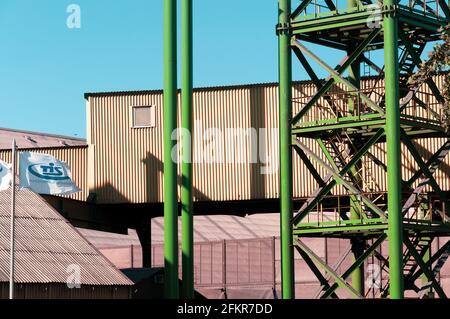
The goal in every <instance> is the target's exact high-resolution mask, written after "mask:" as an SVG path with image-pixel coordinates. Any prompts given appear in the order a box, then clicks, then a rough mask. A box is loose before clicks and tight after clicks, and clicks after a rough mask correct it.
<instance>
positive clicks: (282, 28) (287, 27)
mask: <svg viewBox="0 0 450 319" xmlns="http://www.w3.org/2000/svg"><path fill="white" fill-rule="evenodd" d="M275 29H276V30H275V33H276V35H277V36H278V35H282V34H290V33H291V24H290V23H278V24H277V25H276V28H275Z"/></svg>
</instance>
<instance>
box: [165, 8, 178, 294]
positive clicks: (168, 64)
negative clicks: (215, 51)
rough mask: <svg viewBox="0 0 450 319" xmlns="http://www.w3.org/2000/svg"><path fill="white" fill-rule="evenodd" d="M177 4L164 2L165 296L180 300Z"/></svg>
mask: <svg viewBox="0 0 450 319" xmlns="http://www.w3.org/2000/svg"><path fill="white" fill-rule="evenodd" d="M176 19H177V1H176V0H164V268H165V280H164V292H165V295H166V298H171V299H177V298H178V194H177V166H176V163H175V161H174V160H172V149H173V148H174V146H175V141H173V140H172V132H173V131H174V130H175V129H176V125H177V42H176V41H177V30H176V27H177V22H176Z"/></svg>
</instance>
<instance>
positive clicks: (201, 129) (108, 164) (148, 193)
mask: <svg viewBox="0 0 450 319" xmlns="http://www.w3.org/2000/svg"><path fill="white" fill-rule="evenodd" d="M443 79H444V76H440V77H438V78H437V79H436V83H437V84H438V86H442V84H443ZM374 85H377V86H379V89H380V90H382V89H383V83H374V80H372V79H366V80H364V81H363V83H362V89H363V90H364V89H365V88H370V87H373V86H374ZM315 91H316V88H315V86H314V85H313V83H311V82H297V83H295V84H294V86H293V99H294V100H296V101H301V100H302V99H303V100H304V99H305V98H307V97H309V96H311V95H313V93H314V92H315ZM429 93H430V92H426V91H424V92H422V93H420V94H425V95H426V97H427V99H428V100H429V103H430V104H437V102H436V101H434V100H433V96H432V95H430V94H429ZM85 97H86V100H87V143H88V145H89V147H88V150H89V151H88V152H89V155H88V158H89V167H88V185H89V189H90V191H91V192H95V193H96V195H97V202H98V203H160V202H162V198H163V192H162V185H163V183H162V181H163V177H162V167H163V164H162V158H163V156H162V154H163V143H162V133H163V127H162V123H163V114H162V113H163V112H162V109H163V92H162V91H137V92H110V93H87V94H86V95H85ZM319 103H323V101H319ZM412 104H414V102H412ZM301 105H302V104H301V103H294V111H293V112H294V113H295V112H297V111H298V110H299V108H300V107H301ZM408 112H412V113H415V112H420V108H419V107H415V106H414V105H411V107H410V108H409V109H408ZM321 116H322V115H320V114H311V119H318V118H320V117H321ZM424 116H426V115H424ZM194 120H195V121H196V122H195V125H196V131H195V132H194V147H195V152H196V153H197V155H195V154H194V159H195V158H196V156H197V159H199V156H198V154H199V152H202V153H203V154H209V153H208V152H209V151H210V150H211V146H212V145H213V146H217V147H220V146H223V149H222V154H219V155H218V157H221V158H223V162H222V163H204V162H200V163H195V164H194V174H195V176H194V189H195V200H196V201H235V200H252V199H275V198H278V174H277V170H276V169H274V170H273V173H270V174H261V170H263V169H266V170H267V169H269V170H270V169H271V168H273V167H270V165H268V164H267V163H265V162H264V160H261V156H260V155H261V153H262V154H267V155H268V156H272V157H271V158H270V160H272V162H271V163H274V165H276V162H274V161H276V159H277V156H278V144H277V136H276V135H274V134H273V133H276V132H277V130H276V128H277V127H278V88H277V85H276V84H258V85H241V86H229V87H212V88H202V89H196V90H194ZM229 128H235V129H241V130H243V131H244V132H247V133H248V134H247V135H246V137H244V138H243V139H241V140H234V141H235V142H236V143H234V144H231V145H227V144H226V142H227V141H230V140H231V139H227V134H226V132H227V129H229ZM252 128H254V129H256V139H257V140H256V144H255V143H251V142H252V140H251V138H250V137H251V136H253V137H255V135H254V132H255V131H253V133H252V131H249V130H250V129H252ZM211 129H213V130H214V132H221V133H222V134H221V135H218V136H219V137H218V138H217V139H213V138H212V135H211V133H212V131H211ZM259 129H268V130H267V131H265V132H260V131H259ZM274 129H275V130H274ZM305 143H306V144H308V145H309V146H310V148H311V149H312V150H314V151H317V149H318V146H317V145H316V144H312V142H311V141H310V140H306V141H305ZM415 143H416V144H417V145H418V150H419V152H420V153H421V154H423V155H424V157H425V158H428V157H430V156H431V154H432V153H433V152H434V151H436V150H437V149H438V148H439V147H440V146H441V145H442V141H440V140H439V139H426V140H416V141H415ZM371 151H372V153H373V154H374V155H375V156H376V157H377V158H378V159H380V160H381V161H383V162H384V163H386V156H385V146H384V144H382V143H380V144H377V145H376V146H375V147H374V149H373V150H371ZM317 153H318V154H320V152H317ZM228 158H230V159H232V160H233V161H234V162H227V159H228ZM255 158H257V161H256V163H254V162H253V161H252V160H253V159H255ZM363 160H364V161H368V164H367V165H365V166H369V167H370V170H371V174H372V175H373V176H374V177H375V180H376V183H377V184H378V185H379V186H380V190H381V191H383V190H386V178H385V176H386V173H385V172H384V171H383V169H382V168H381V167H380V166H378V165H372V164H370V162H371V160H369V159H367V158H365V159H363ZM413 163H415V161H413V160H412V157H411V155H410V154H409V153H408V152H407V150H406V149H403V171H402V174H403V177H404V178H405V179H406V178H407V177H409V176H411V175H412V173H413V171H415V169H416V167H414V166H413V165H414V164H413ZM91 164H92V165H91ZM274 167H275V168H276V166H274ZM449 173H450V158H447V159H446V161H445V164H444V165H442V167H441V168H440V169H439V170H438V171H437V172H436V174H435V176H436V179H437V181H438V183H439V185H441V187H442V189H443V190H450V178H448V177H449ZM294 174H295V176H301V177H302V178H298V179H294V196H295V197H297V198H304V197H306V196H308V195H309V194H311V193H312V192H313V190H314V189H315V188H316V186H317V185H316V181H315V180H314V179H313V178H312V176H311V175H310V173H309V171H308V170H307V168H306V166H305V165H304V164H303V163H302V162H301V160H300V159H299V157H298V156H295V157H294Z"/></svg>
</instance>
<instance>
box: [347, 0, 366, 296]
mask: <svg viewBox="0 0 450 319" xmlns="http://www.w3.org/2000/svg"><path fill="white" fill-rule="evenodd" d="M357 5H358V1H357V0H347V6H348V7H349V8H353V7H356V6H357ZM355 47H356V45H355ZM351 53H352V52H348V53H347V54H348V55H350V54H351ZM348 78H349V81H350V82H351V83H352V84H353V85H354V86H355V87H356V88H358V89H359V88H360V87H361V61H360V59H358V60H356V62H354V63H352V64H351V65H350V67H349V71H348ZM348 108H349V113H350V114H352V115H359V109H358V108H359V103H358V100H356V101H355V98H354V96H351V97H350V98H349V104H348ZM350 147H351V148H352V147H353V146H352V145H350ZM361 168H362V163H361V161H358V163H356V165H355V166H354V167H353V168H352V169H351V170H350V174H351V175H352V176H353V177H354V179H355V180H356V181H357V183H358V184H359V186H362V183H363V180H362V179H361V178H360V177H359V175H358V171H360V170H361ZM361 211H362V205H361V200H360V198H359V196H357V195H352V196H350V218H351V219H360V214H361ZM352 252H353V261H356V260H357V259H358V258H359V257H360V256H361V255H362V254H363V253H364V249H363V241H362V240H359V239H358V238H357V239H355V240H352ZM352 286H353V288H354V289H355V290H356V291H357V292H359V293H360V294H361V295H363V296H364V263H363V264H361V266H360V267H358V268H356V269H355V270H354V271H353V273H352Z"/></svg>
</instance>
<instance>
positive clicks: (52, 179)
mask: <svg viewBox="0 0 450 319" xmlns="http://www.w3.org/2000/svg"><path fill="white" fill-rule="evenodd" d="M19 161H20V169H19V176H20V187H21V188H28V189H31V190H32V191H33V192H35V193H38V194H48V195H70V194H73V193H76V192H79V191H81V190H80V189H79V188H78V187H77V185H75V183H74V182H73V181H72V179H71V175H70V168H69V166H68V165H67V164H66V163H65V162H63V161H60V160H58V159H56V158H55V157H53V156H51V155H48V154H40V153H33V152H22V153H20V155H19Z"/></svg>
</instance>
